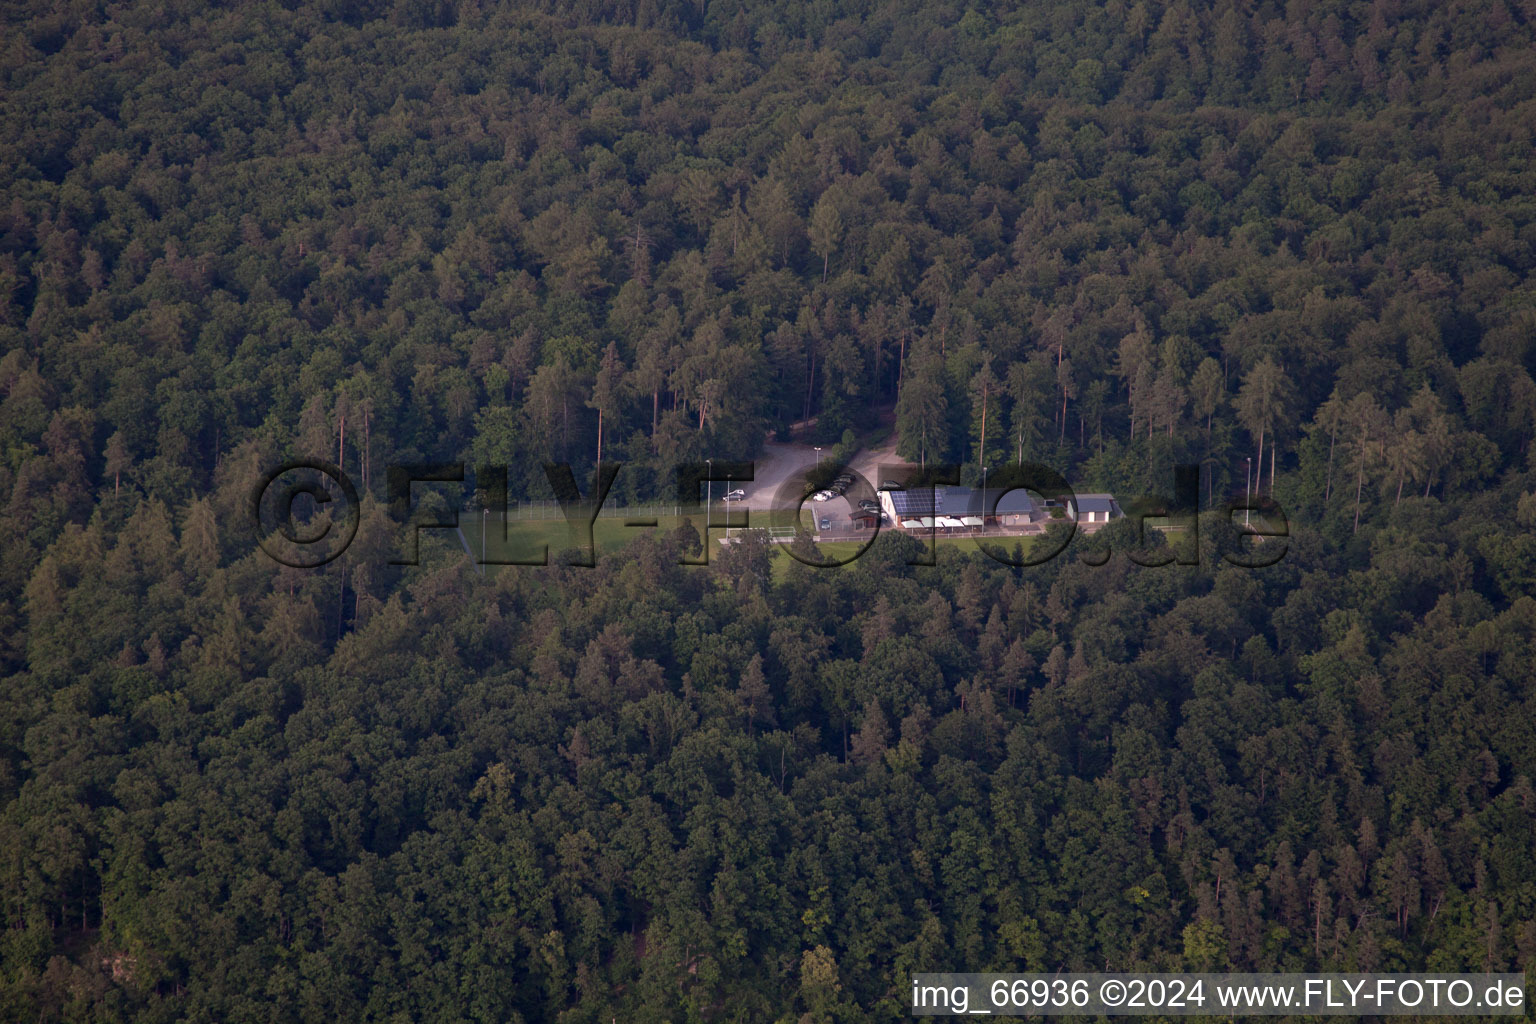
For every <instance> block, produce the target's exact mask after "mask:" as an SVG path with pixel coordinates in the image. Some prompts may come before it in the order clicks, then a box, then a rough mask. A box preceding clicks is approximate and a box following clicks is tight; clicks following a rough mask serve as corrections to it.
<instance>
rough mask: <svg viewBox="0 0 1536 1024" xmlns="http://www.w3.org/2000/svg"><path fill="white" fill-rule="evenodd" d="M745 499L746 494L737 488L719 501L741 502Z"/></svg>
mask: <svg viewBox="0 0 1536 1024" xmlns="http://www.w3.org/2000/svg"><path fill="white" fill-rule="evenodd" d="M746 497H747V492H746V491H744V490H742V489H741V488H739V487H738V488H737V489H736V490H734V491H731V492H730V493H729V494H727V495H726V496H725V497H723V498H721V499H720V500H721V501H743V500H745V499H746Z"/></svg>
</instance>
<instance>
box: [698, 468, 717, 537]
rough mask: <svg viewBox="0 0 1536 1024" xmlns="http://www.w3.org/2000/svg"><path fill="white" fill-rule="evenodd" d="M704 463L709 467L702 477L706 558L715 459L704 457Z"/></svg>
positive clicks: (712, 498)
mask: <svg viewBox="0 0 1536 1024" xmlns="http://www.w3.org/2000/svg"><path fill="white" fill-rule="evenodd" d="M704 465H706V466H708V467H709V473H708V475H707V476H706V477H705V478H704V557H705V558H708V557H709V514H710V502H712V501H713V500H714V493H715V491H714V483H715V482H714V475H715V460H714V459H705V460H704ZM693 493H694V494H698V493H699V492H698V491H694V492H693Z"/></svg>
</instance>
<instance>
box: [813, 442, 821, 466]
mask: <svg viewBox="0 0 1536 1024" xmlns="http://www.w3.org/2000/svg"><path fill="white" fill-rule="evenodd" d="M812 447H813V448H815V449H816V468H817V469H820V468H821V445H819V444H818V445H812Z"/></svg>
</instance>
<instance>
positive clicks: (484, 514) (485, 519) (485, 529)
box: [480, 508, 491, 576]
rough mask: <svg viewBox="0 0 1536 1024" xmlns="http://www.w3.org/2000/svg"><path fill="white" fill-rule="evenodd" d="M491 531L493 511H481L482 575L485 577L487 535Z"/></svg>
mask: <svg viewBox="0 0 1536 1024" xmlns="http://www.w3.org/2000/svg"><path fill="white" fill-rule="evenodd" d="M490 529H491V510H490V509H488V508H487V509H481V510H480V575H482V576H484V575H485V535H486V534H487V533H489V532H490Z"/></svg>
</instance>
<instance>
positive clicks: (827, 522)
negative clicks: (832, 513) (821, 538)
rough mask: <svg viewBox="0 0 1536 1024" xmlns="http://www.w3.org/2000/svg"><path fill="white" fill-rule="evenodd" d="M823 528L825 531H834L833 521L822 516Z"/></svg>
mask: <svg viewBox="0 0 1536 1024" xmlns="http://www.w3.org/2000/svg"><path fill="white" fill-rule="evenodd" d="M821 528H822V529H823V530H830V529H832V520H831V519H830V518H828V517H827V516H822V517H821Z"/></svg>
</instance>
